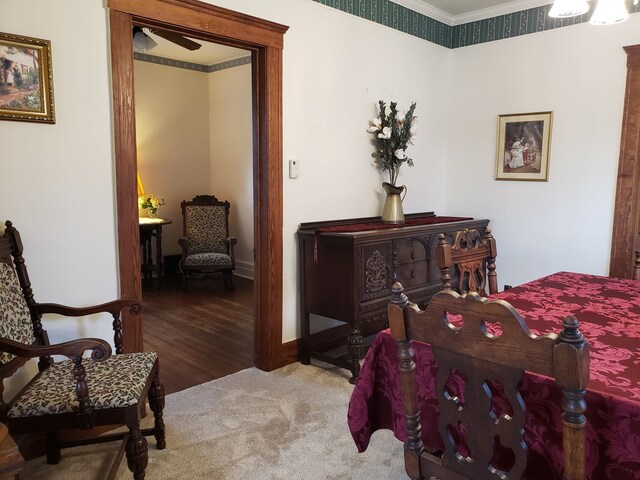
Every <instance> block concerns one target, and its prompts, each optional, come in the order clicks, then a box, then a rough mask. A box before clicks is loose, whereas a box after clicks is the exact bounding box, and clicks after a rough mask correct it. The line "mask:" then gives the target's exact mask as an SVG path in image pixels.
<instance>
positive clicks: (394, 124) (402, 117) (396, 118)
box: [367, 100, 418, 185]
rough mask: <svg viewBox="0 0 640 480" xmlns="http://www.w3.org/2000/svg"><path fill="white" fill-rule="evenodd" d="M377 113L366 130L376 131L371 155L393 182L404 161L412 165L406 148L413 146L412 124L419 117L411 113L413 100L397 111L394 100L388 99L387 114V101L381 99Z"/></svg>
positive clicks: (392, 182) (393, 182) (413, 132)
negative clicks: (402, 110)
mask: <svg viewBox="0 0 640 480" xmlns="http://www.w3.org/2000/svg"><path fill="white" fill-rule="evenodd" d="M378 105H379V107H380V112H379V115H378V116H377V117H376V118H374V119H373V120H371V122H370V123H371V125H370V126H369V128H368V129H367V131H368V132H369V133H373V134H375V138H374V141H375V145H376V150H375V151H374V152H373V153H372V154H371V156H372V157H373V158H375V159H376V161H377V163H378V166H379V167H380V168H381V169H382V170H383V171H388V172H389V183H390V184H391V185H395V184H396V181H397V179H398V173H399V172H400V167H401V166H402V164H403V163H405V162H406V163H407V165H409V166H410V167H413V160H412V159H411V158H409V157H408V156H407V147H408V146H409V145H413V140H414V139H415V133H416V130H415V123H416V120H417V118H418V117H416V116H415V115H414V111H415V109H416V104H415V102H414V103H412V104H411V107H410V108H409V111H408V112H406V113H403V112H400V111H398V109H397V103H396V102H391V103H390V105H389V112H388V113H387V109H386V104H385V103H384V102H383V101H382V100H380V101H379V102H378Z"/></svg>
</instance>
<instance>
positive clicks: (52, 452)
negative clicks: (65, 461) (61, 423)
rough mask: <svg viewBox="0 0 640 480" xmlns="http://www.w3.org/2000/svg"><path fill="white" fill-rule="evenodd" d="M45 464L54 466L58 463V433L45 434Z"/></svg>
mask: <svg viewBox="0 0 640 480" xmlns="http://www.w3.org/2000/svg"><path fill="white" fill-rule="evenodd" d="M46 441H47V463H48V464H50V465H55V464H57V463H60V433H59V432H47V435H46Z"/></svg>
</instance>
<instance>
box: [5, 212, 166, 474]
mask: <svg viewBox="0 0 640 480" xmlns="http://www.w3.org/2000/svg"><path fill="white" fill-rule="evenodd" d="M5 226H6V229H5V232H4V234H3V235H2V236H1V237H0V380H2V379H5V378H8V377H10V376H12V375H13V374H14V373H15V372H16V371H17V370H18V369H19V368H20V367H22V366H23V365H24V364H25V363H26V362H27V361H28V360H29V359H31V358H38V359H39V362H38V369H39V373H38V374H37V375H36V376H35V377H34V378H33V380H31V382H29V384H28V385H27V386H26V387H25V388H24V389H23V390H22V391H21V392H19V393H18V394H17V395H16V396H15V397H14V398H13V399H10V400H7V401H6V403H4V401H3V396H2V393H3V383H2V381H0V421H2V422H3V423H5V424H6V425H7V427H8V428H9V431H10V432H11V433H12V434H18V433H33V432H36V433H43V434H46V440H47V461H48V463H58V462H59V461H60V457H61V454H60V450H61V448H63V447H71V446H77V445H84V444H87V443H92V442H104V441H109V440H115V439H121V440H122V441H123V442H122V445H121V448H120V450H118V453H117V454H116V455H115V461H114V464H113V466H112V469H111V471H112V473H115V471H116V470H117V467H118V465H119V463H120V460H121V458H122V454H123V452H125V453H126V457H127V464H128V466H129V469H130V470H131V471H132V472H133V475H134V478H135V479H143V478H144V475H145V468H146V466H147V459H148V454H147V441H146V439H145V438H144V437H145V435H151V434H153V435H154V436H155V438H156V442H157V448H158V449H163V448H165V432H164V422H163V419H162V410H163V408H164V387H163V385H162V384H161V383H160V376H159V363H158V356H157V355H156V354H155V353H153V352H142V353H123V352H124V348H123V336H122V320H121V319H120V314H121V312H122V311H123V310H129V311H130V312H131V313H132V314H134V315H135V314H139V313H140V311H141V304H140V302H138V301H137V300H133V299H120V300H115V301H112V302H108V303H104V304H102V305H95V306H91V307H83V308H74V307H67V306H64V305H59V304H55V303H37V302H36V301H35V299H34V295H33V290H32V289H31V283H30V280H29V275H28V274H27V268H26V265H25V261H24V258H23V256H22V251H23V247H22V241H21V239H20V234H19V233H18V231H17V230H16V229H15V228H14V227H13V225H12V224H11V222H9V221H7V222H6V224H5ZM101 312H102V313H109V314H110V319H111V324H112V326H113V330H114V345H115V350H116V354H115V355H111V346H110V345H109V343H108V342H106V341H104V340H102V339H97V338H83V339H78V340H72V341H68V342H64V343H59V344H54V345H51V344H49V338H48V335H47V332H46V331H45V330H44V329H43V328H42V321H41V317H42V315H43V314H56V315H63V316H66V317H81V316H87V315H94V314H96V313H101ZM54 318H55V317H54ZM107 318H109V317H107ZM85 352H91V357H90V358H85V357H84V353H85ZM52 355H61V356H64V357H67V358H68V359H69V360H63V361H59V362H55V363H54V361H53V358H52ZM147 398H148V400H149V405H150V407H151V410H152V411H153V415H154V419H155V423H154V427H153V428H150V429H144V430H142V429H141V428H140V419H141V418H142V416H143V415H144V413H145V400H146V399H147ZM106 425H126V426H127V427H128V431H127V432H125V433H117V434H113V435H101V436H99V437H94V438H90V439H85V440H78V441H75V442H74V441H64V442H62V441H61V440H60V436H59V432H60V431H61V430H67V429H74V428H80V429H91V428H93V427H98V426H106ZM109 478H112V477H109Z"/></svg>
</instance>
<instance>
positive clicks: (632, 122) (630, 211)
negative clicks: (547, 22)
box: [609, 45, 640, 278]
mask: <svg viewBox="0 0 640 480" xmlns="http://www.w3.org/2000/svg"><path fill="white" fill-rule="evenodd" d="M624 50H625V52H627V85H626V90H625V97H624V113H623V117H622V138H621V141H620V161H619V164H618V181H617V185H616V201H615V207H614V213H613V232H612V237H611V263H610V265H609V275H610V276H612V277H618V278H633V273H634V254H633V252H634V250H638V249H639V248H640V245H639V244H638V241H637V239H636V237H637V235H638V226H639V224H640V45H633V46H629V47H624Z"/></svg>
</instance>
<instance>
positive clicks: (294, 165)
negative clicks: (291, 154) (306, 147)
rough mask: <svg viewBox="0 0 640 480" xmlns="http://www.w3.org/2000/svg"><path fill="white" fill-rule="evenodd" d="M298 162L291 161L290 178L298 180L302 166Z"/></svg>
mask: <svg viewBox="0 0 640 480" xmlns="http://www.w3.org/2000/svg"><path fill="white" fill-rule="evenodd" d="M299 163H300V162H299V161H298V160H289V178H298V177H299V176H300V165H299Z"/></svg>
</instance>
